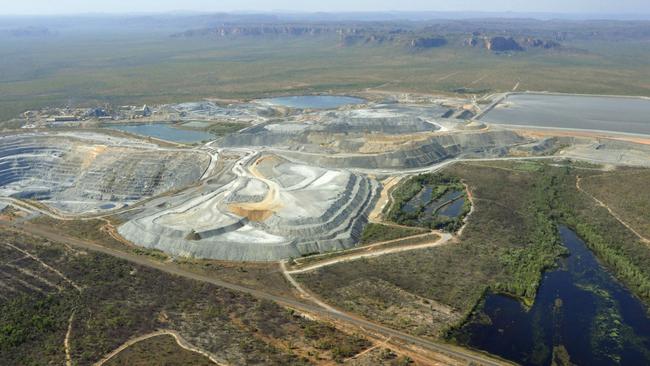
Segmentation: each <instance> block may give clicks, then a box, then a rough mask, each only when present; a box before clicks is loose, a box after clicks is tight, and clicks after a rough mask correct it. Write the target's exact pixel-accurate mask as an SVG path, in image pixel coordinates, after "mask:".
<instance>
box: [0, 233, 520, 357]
mask: <svg viewBox="0 0 650 366" xmlns="http://www.w3.org/2000/svg"><path fill="white" fill-rule="evenodd" d="M0 226H2V227H4V228H6V229H9V230H16V231H19V232H23V233H26V234H29V235H35V236H38V237H44V238H47V239H49V240H52V241H54V242H59V243H67V244H69V245H72V246H75V247H78V248H82V249H84V250H92V251H95V252H100V253H103V254H107V255H111V256H113V257H116V258H120V259H123V260H126V261H129V262H132V263H135V264H138V265H142V266H146V267H150V268H153V269H157V270H160V271H163V272H166V273H169V274H172V275H176V276H181V277H185V278H189V279H192V280H196V281H201V282H206V283H210V284H213V285H216V286H220V287H223V288H227V289H230V290H234V291H239V292H243V293H247V294H250V295H252V296H255V297H257V298H260V299H266V300H271V301H275V302H277V303H279V304H282V305H284V306H287V307H290V308H293V309H296V310H298V311H301V312H305V313H308V314H313V315H314V316H317V317H320V318H323V319H328V320H331V321H333V322H335V323H337V322H340V323H343V324H345V325H346V326H347V327H353V328H356V329H362V330H363V331H364V333H365V334H367V335H368V336H370V337H377V336H381V337H384V338H389V337H390V338H391V339H393V342H391V344H395V342H397V343H398V344H399V343H402V344H407V345H409V346H410V347H415V348H421V349H422V350H425V351H428V352H433V353H437V354H443V355H446V356H449V357H453V358H456V359H459V360H464V362H466V363H474V364H479V365H486V366H491V365H510V364H511V363H509V362H506V361H502V360H498V359H496V358H493V357H490V356H487V355H485V354H481V353H477V352H473V351H470V350H467V349H464V348H461V347H457V346H453V345H450V344H445V343H438V342H434V341H431V340H427V339H423V338H420V337H417V336H412V335H410V334H407V333H404V332H401V331H398V330H394V329H391V328H388V327H386V326H383V325H380V324H377V323H374V322H371V321H368V320H365V319H361V318H358V317H356V316H354V315H351V314H347V313H343V312H339V311H336V312H333V311H330V310H329V309H327V308H323V307H321V306H318V305H311V304H307V303H304V302H302V301H297V300H295V299H293V298H289V297H283V296H276V295H272V294H268V293H266V292H263V291H259V290H255V289H251V288H247V287H244V286H240V285H235V284H231V283H229V282H225V281H221V280H219V279H216V278H213V277H210V276H204V275H200V274H197V273H193V272H189V271H186V270H183V269H181V268H179V267H177V266H175V265H173V264H170V263H161V262H156V261H153V260H151V259H148V258H145V257H142V256H138V255H135V254H131V253H126V252H121V251H118V250H114V249H110V248H106V247H103V246H101V245H98V244H95V243H92V242H89V241H85V240H81V239H78V238H74V237H70V236H67V235H64V234H60V233H57V232H55V231H53V230H52V228H42V227H38V226H35V225H32V224H22V223H13V224H10V223H7V222H0ZM434 363H435V362H434Z"/></svg>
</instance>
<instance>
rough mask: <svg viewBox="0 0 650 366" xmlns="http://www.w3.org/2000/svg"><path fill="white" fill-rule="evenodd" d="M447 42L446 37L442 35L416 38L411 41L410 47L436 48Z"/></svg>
mask: <svg viewBox="0 0 650 366" xmlns="http://www.w3.org/2000/svg"><path fill="white" fill-rule="evenodd" d="M446 44H447V39H445V38H443V37H432V38H416V39H414V40H412V41H411V44H410V47H411V48H415V49H424V48H437V47H442V46H445V45H446Z"/></svg>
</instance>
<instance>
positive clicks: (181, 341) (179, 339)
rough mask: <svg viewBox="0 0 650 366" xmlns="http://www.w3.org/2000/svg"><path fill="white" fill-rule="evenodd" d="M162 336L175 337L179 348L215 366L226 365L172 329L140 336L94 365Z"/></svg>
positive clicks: (96, 365) (99, 365)
mask: <svg viewBox="0 0 650 366" xmlns="http://www.w3.org/2000/svg"><path fill="white" fill-rule="evenodd" d="M161 335H170V336H172V337H174V339H175V340H176V343H177V344H178V346H179V347H182V348H184V349H186V350H188V351H191V352H196V353H199V354H201V355H203V356H205V357H207V358H208V359H209V360H210V361H212V362H213V363H214V364H215V365H224V364H222V363H219V361H217V360H215V359H214V356H212V355H211V354H209V353H207V352H205V351H202V350H200V349H198V348H196V347H194V346H192V345H190V344H189V343H188V342H187V341H185V339H183V337H181V335H180V334H179V333H178V332H177V331H175V330H170V329H161V330H157V331H155V332H152V333H148V334H145V335H142V336H139V337H136V338H133V339H130V340H128V341H127V342H126V343H124V344H123V345H121V346H119V347H118V348H116V349H114V350H113V351H112V352H111V353H109V354H107V355H106V356H104V358H102V359H101V360H99V361H98V362H96V363H95V364H94V366H102V365H103V364H105V363H106V362H108V361H109V360H110V359H111V358H113V357H115V356H116V355H117V354H119V353H120V352H122V351H124V350H125V349H127V348H129V347H131V346H132V345H134V344H136V343H138V342H142V341H144V340H146V339H149V338H153V337H158V336H161Z"/></svg>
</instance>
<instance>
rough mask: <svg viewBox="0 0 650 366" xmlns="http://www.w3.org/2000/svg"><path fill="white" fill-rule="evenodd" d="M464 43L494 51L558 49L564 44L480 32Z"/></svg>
mask: <svg viewBox="0 0 650 366" xmlns="http://www.w3.org/2000/svg"><path fill="white" fill-rule="evenodd" d="M463 44H464V45H465V46H468V47H475V48H485V49H488V50H490V51H493V52H519V51H525V50H527V49H532V48H540V49H558V48H560V47H561V46H562V45H561V44H560V43H558V42H556V41H553V40H543V39H538V38H534V37H523V38H519V39H515V38H514V37H506V36H495V37H489V36H485V35H480V34H474V35H472V37H470V38H467V39H466V40H465V41H464V42H463Z"/></svg>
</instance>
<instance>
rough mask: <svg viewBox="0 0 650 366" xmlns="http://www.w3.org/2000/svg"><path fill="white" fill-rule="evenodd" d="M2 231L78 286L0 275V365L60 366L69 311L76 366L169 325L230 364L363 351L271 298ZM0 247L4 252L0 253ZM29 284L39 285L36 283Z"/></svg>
mask: <svg viewBox="0 0 650 366" xmlns="http://www.w3.org/2000/svg"><path fill="white" fill-rule="evenodd" d="M1 234H2V237H3V240H4V241H6V242H9V243H12V245H15V246H17V247H20V248H21V249H22V250H26V251H28V252H30V253H31V254H33V255H36V256H38V257H39V258H40V259H41V260H43V261H44V262H46V263H49V264H50V265H51V266H53V267H55V268H56V269H57V270H58V271H60V272H61V273H63V274H65V276H66V277H67V278H70V279H72V280H73V281H75V282H76V283H77V284H78V285H79V287H80V288H81V291H80V292H77V291H76V290H74V289H73V288H72V287H70V286H67V287H63V288H62V289H61V290H53V288H50V290H49V291H48V292H47V293H42V292H40V291H35V290H33V289H31V290H30V288H25V287H20V286H18V285H16V284H17V283H19V282H16V281H13V280H11V279H8V277H7V276H6V275H3V277H2V281H3V284H5V285H7V284H9V285H13V286H14V290H11V296H10V297H9V298H7V297H5V296H3V297H2V298H1V299H0V324H2V326H1V327H0V359H2V360H3V363H7V364H12V365H45V364H64V349H63V338H64V336H65V333H66V330H67V327H68V319H69V317H70V314H71V313H72V312H73V311H74V312H75V316H74V320H73V322H72V333H71V334H72V338H71V340H70V347H71V353H72V359H73V362H74V363H75V364H80V365H87V364H92V363H94V362H96V361H97V360H99V359H100V358H101V357H103V356H104V355H105V354H107V353H109V352H110V351H112V350H114V349H115V348H117V347H118V346H120V345H121V344H123V343H125V342H126V341H127V340H128V339H131V338H134V337H136V336H140V335H143V334H148V333H151V332H152V331H154V330H156V329H160V328H166V329H174V330H176V331H178V332H179V333H180V334H181V335H182V336H183V338H185V339H186V340H187V341H188V342H190V343H191V344H193V345H195V346H196V347H199V348H201V349H204V350H206V351H208V352H211V353H213V354H215V355H217V357H218V358H220V359H221V360H222V361H223V362H224V363H228V364H235V365H243V364H275V365H290V364H293V365H303V364H310V363H313V362H316V361H317V360H341V359H342V358H345V357H348V355H350V354H354V353H357V352H359V351H360V350H362V349H365V348H366V347H368V346H369V343H368V341H366V340H365V339H362V338H359V337H357V336H354V335H348V334H344V333H341V332H339V331H337V330H336V329H335V328H333V327H331V326H329V325H327V324H323V323H319V322H315V321H311V320H307V319H305V318H303V317H301V316H299V315H298V314H294V313H293V312H292V311H289V310H287V309H284V308H282V307H280V306H278V305H277V304H275V303H273V302H269V301H264V300H258V299H255V298H253V297H252V296H249V295H245V294H241V293H237V292H234V291H230V290H226V289H223V288H219V287H217V286H213V285H209V284H206V283H201V282H196V281H192V280H188V279H184V278H180V277H176V276H173V275H169V274H166V273H162V272H159V271H156V270H153V269H150V268H147V267H141V266H138V265H135V264H132V263H129V262H126V261H123V260H120V259H117V258H114V257H109V256H106V255H102V254H97V253H92V252H78V251H75V250H73V249H70V248H67V247H66V246H63V245H59V244H53V243H48V242H43V241H41V240H39V239H36V238H34V237H31V236H23V235H21V234H17V233H15V232H11V231H3V232H2V233H1ZM0 249H1V250H2V252H3V253H4V251H5V248H4V247H1V248H0ZM7 251H8V253H13V252H12V251H11V250H8V249H7ZM3 257H4V256H3ZM0 269H1V270H2V272H3V273H7V271H8V270H9V269H8V268H6V267H4V266H3V267H2V268H0ZM45 272H47V271H45ZM27 280H28V281H29V282H30V283H31V284H32V286H40V287H44V285H43V283H41V282H39V280H36V279H35V278H31V279H29V278H27ZM3 294H4V295H6V294H7V293H6V292H3Z"/></svg>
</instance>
